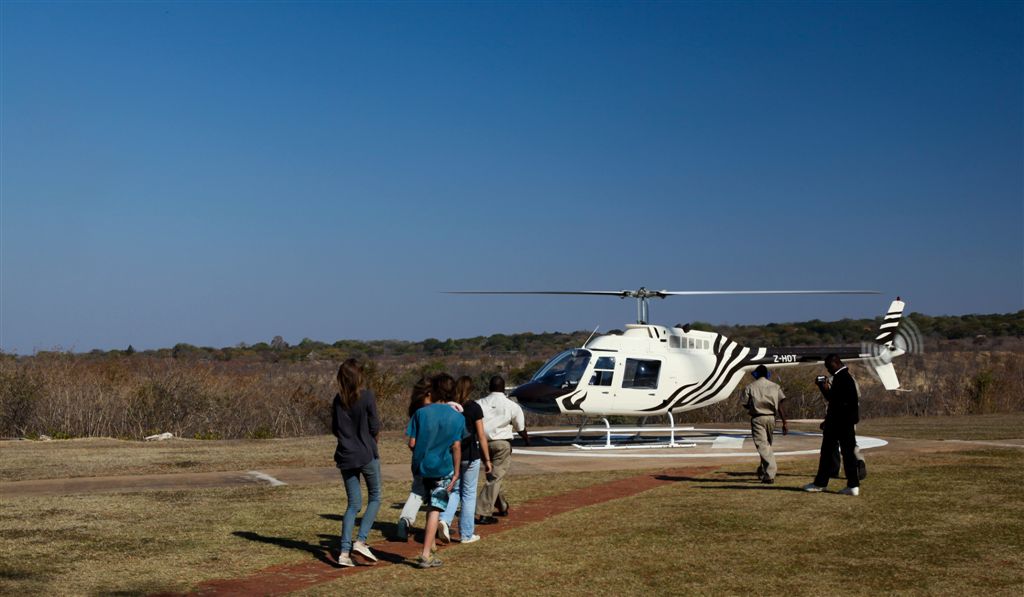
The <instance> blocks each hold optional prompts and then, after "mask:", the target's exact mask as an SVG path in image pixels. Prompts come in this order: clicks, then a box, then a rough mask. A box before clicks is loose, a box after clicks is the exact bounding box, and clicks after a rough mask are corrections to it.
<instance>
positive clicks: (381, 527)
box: [320, 514, 401, 543]
mask: <svg viewBox="0 0 1024 597" xmlns="http://www.w3.org/2000/svg"><path fill="white" fill-rule="evenodd" d="M320 518H323V519H324V520H334V521H336V522H341V521H343V520H345V517H344V516H342V515H341V514H321V515H320ZM360 522H362V519H356V526H355V528H356V529H358V528H359V523H360ZM373 530H375V531H380V534H381V535H384V539H386V540H388V541H390V542H396V541H398V542H399V543H400V542H401V541H400V540H399V539H397V538H396V535H397V534H398V523H397V522H386V521H383V520H380V519H377V520H375V521H373ZM335 538H337V537H335Z"/></svg>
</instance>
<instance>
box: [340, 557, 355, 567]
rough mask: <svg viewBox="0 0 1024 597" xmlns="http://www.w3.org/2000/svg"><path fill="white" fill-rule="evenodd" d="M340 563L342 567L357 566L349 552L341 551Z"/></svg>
mask: <svg viewBox="0 0 1024 597" xmlns="http://www.w3.org/2000/svg"><path fill="white" fill-rule="evenodd" d="M338 565H339V566H342V567H345V568H349V567H352V566H355V565H356V563H355V562H353V561H352V558H351V557H350V556H349V555H348V554H347V553H339V554H338Z"/></svg>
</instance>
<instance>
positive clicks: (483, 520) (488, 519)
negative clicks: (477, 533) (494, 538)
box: [476, 516, 498, 524]
mask: <svg viewBox="0 0 1024 597" xmlns="http://www.w3.org/2000/svg"><path fill="white" fill-rule="evenodd" d="M476 524H498V519H497V518H495V517H493V516H481V517H479V518H477V519H476Z"/></svg>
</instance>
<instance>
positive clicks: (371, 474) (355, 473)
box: [341, 458, 380, 553]
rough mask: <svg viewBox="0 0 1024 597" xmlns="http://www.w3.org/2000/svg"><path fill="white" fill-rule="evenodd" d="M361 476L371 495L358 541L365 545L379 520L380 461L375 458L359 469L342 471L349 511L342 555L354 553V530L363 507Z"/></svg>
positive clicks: (342, 530)
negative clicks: (374, 523) (360, 487)
mask: <svg viewBox="0 0 1024 597" xmlns="http://www.w3.org/2000/svg"><path fill="white" fill-rule="evenodd" d="M360 475H362V476H363V478H365V479H366V491H367V492H368V493H369V494H370V496H369V498H368V500H367V502H366V512H364V513H363V520H362V521H360V523H359V537H358V539H359V540H360V541H362V542H363V543H365V542H366V538H367V537H368V536H369V535H370V529H372V528H373V521H375V520H376V519H377V510H380V460H378V459H376V458H374V459H373V460H371V461H370V462H369V464H366V465H364V466H361V467H359V468H350V469H345V470H343V471H341V478H342V479H344V481H345V495H346V496H347V497H348V509H347V510H345V518H344V519H343V520H342V522H341V553H349V552H350V551H352V529H354V528H355V526H356V514H359V508H360V507H361V506H362V505H363V495H362V492H360V490H359V476H360Z"/></svg>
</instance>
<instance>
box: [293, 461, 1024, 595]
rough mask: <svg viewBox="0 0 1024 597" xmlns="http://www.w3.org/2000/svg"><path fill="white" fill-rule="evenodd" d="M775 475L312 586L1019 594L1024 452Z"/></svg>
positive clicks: (680, 492) (435, 591)
mask: <svg viewBox="0 0 1024 597" xmlns="http://www.w3.org/2000/svg"><path fill="white" fill-rule="evenodd" d="M813 466H814V465H813V463H812V462H811V461H810V460H804V461H800V462H798V463H793V464H789V465H786V469H788V470H784V472H783V476H781V477H780V480H779V484H777V485H775V486H772V487H765V486H762V485H760V484H758V483H755V482H754V479H753V478H752V476H751V475H750V473H749V471H747V470H746V469H743V471H739V470H734V471H732V472H733V474H729V473H730V472H729V471H724V472H722V473H720V474H718V475H715V476H713V477H711V478H707V479H680V480H679V482H678V483H675V484H672V485H670V486H667V487H661V488H658V489H655V490H652V491H650V492H647V493H644V494H642V495H641V496H637V497H631V498H627V499H621V500H616V501H613V502H609V503H606V504H602V505H597V506H592V507H588V508H583V509H580V510H578V511H575V512H570V513H567V514H565V515H562V516H557V517H554V518H551V519H549V520H547V521H544V522H541V523H537V524H534V525H530V526H528V527H524V528H522V529H518V530H514V531H509V532H507V533H503V534H500V535H497V536H494V537H489V538H487V539H486V540H484V541H481V542H480V543H476V544H473V545H467V546H465V547H462V546H458V547H456V548H454V549H451V550H449V551H446V552H445V553H444V554H443V555H444V560H445V566H444V568H442V569H440V570H436V571H420V570H415V569H412V568H409V567H405V566H392V567H388V568H383V569H380V570H373V571H369V572H366V573H364V574H359V575H356V576H353V577H350V578H345V579H343V580H339V581H336V582H333V583H330V584H326V585H322V586H319V587H315V588H313V589H311V590H308V591H306V592H305V593H303V594H305V595H328V594H338V593H340V592H344V593H345V594H352V595H361V594H367V595H368V594H375V593H377V592H379V589H380V587H386V588H387V593H388V594H391V595H468V594H477V595H481V594H482V595H488V594H526V595H529V594H556V593H557V594H558V595H593V594H608V595H616V594H617V595H625V594H630V595H637V594H653V595H669V594H673V595H676V594H700V595H708V594H710V595H742V594H758V595H761V594H770V593H775V594H785V595H821V594H828V593H836V594H845V595H850V594H856V595H878V594H906V595H936V594H966V595H1020V594H1021V591H1022V590H1024V561H1022V560H1021V558H1020V554H1021V553H1024V498H1022V496H1021V494H1020V485H1019V471H1020V468H1021V466H1024V451H1019V450H993V451H974V452H963V453H943V454H935V455H928V456H922V457H921V458H919V459H915V462H914V463H913V464H908V463H907V462H905V460H903V459H899V458H895V457H885V456H880V455H873V456H872V459H871V475H870V477H869V478H868V479H867V480H866V481H865V483H864V494H863V495H862V496H861V497H860V498H848V497H843V496H839V495H836V494H822V495H811V494H806V493H803V492H801V491H796V488H797V487H799V486H800V485H801V484H803V483H806V482H807V481H808V480H809V479H810V478H811V476H812V474H813Z"/></svg>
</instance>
